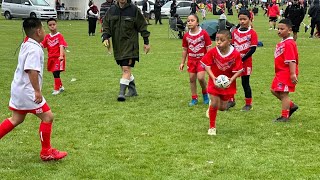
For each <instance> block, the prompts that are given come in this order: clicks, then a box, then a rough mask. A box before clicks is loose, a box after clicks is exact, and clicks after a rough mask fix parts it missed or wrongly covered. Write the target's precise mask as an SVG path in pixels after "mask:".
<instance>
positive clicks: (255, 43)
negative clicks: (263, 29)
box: [251, 30, 258, 47]
mask: <svg viewBox="0 0 320 180" xmlns="http://www.w3.org/2000/svg"><path fill="white" fill-rule="evenodd" d="M252 46H258V35H257V32H256V31H254V30H252V33H251V47H252Z"/></svg>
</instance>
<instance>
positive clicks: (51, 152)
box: [36, 110, 68, 161]
mask: <svg viewBox="0 0 320 180" xmlns="http://www.w3.org/2000/svg"><path fill="white" fill-rule="evenodd" d="M36 116H37V117H39V118H40V119H41V123H40V127H39V135H40V141H41V152H40V157H41V159H42V160H43V161H50V160H59V159H62V158H64V157H66V156H67V154H68V153H67V152H63V151H58V150H56V149H54V148H52V147H51V142H50V141H51V131H52V122H53V114H52V112H51V110H49V111H47V112H44V113H41V114H36Z"/></svg>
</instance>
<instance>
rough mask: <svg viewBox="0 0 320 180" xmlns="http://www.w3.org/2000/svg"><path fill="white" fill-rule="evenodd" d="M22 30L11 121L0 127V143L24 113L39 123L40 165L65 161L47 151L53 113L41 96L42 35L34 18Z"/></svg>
mask: <svg viewBox="0 0 320 180" xmlns="http://www.w3.org/2000/svg"><path fill="white" fill-rule="evenodd" d="M23 29H24V32H25V33H26V35H27V38H26V39H25V41H24V42H23V43H22V45H21V48H20V52H19V57H18V65H17V68H16V71H15V73H14V78H13V81H12V83H11V98H10V102H9V109H10V110H11V111H12V117H10V118H8V119H5V120H4V121H3V122H2V123H1V124H0V139H1V138H2V137H3V136H5V135H6V134H8V133H9V132H10V131H11V130H13V129H14V128H15V127H16V126H18V125H19V124H21V123H22V122H23V121H24V120H25V118H26V115H27V114H28V113H32V114H34V115H36V116H37V117H38V118H39V119H41V122H40V127H39V135H40V141H41V147H42V149H41V152H40V158H41V159H42V160H43V161H50V160H59V159H62V158H64V157H66V156H67V152H63V151H58V150H57V149H55V148H52V147H51V143H50V141H51V131H52V122H53V113H52V112H51V110H50V107H49V106H48V104H47V103H46V100H45V98H44V97H43V96H42V92H41V88H42V79H43V64H44V53H43V50H42V47H41V45H40V42H41V41H42V40H43V39H44V36H45V31H44V29H43V26H42V23H41V21H40V20H39V19H37V18H27V19H25V20H24V21H23Z"/></svg>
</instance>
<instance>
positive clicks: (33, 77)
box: [26, 70, 42, 104]
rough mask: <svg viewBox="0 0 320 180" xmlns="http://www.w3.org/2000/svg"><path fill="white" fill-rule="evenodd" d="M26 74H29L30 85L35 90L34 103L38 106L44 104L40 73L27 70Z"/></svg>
mask: <svg viewBox="0 0 320 180" xmlns="http://www.w3.org/2000/svg"><path fill="white" fill-rule="evenodd" d="M26 72H27V73H28V76H29V79H30V83H31V85H32V87H33V89H34V94H35V99H34V102H35V103H37V104H40V103H41V102H42V93H41V90H40V85H39V80H38V76H39V72H38V71H36V70H27V71H26Z"/></svg>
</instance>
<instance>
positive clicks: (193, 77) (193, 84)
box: [189, 73, 198, 106]
mask: <svg viewBox="0 0 320 180" xmlns="http://www.w3.org/2000/svg"><path fill="white" fill-rule="evenodd" d="M189 81H190V90H191V96H192V101H191V102H190V103H189V106H193V105H195V104H197V103H198V94H197V84H196V82H197V73H189Z"/></svg>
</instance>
